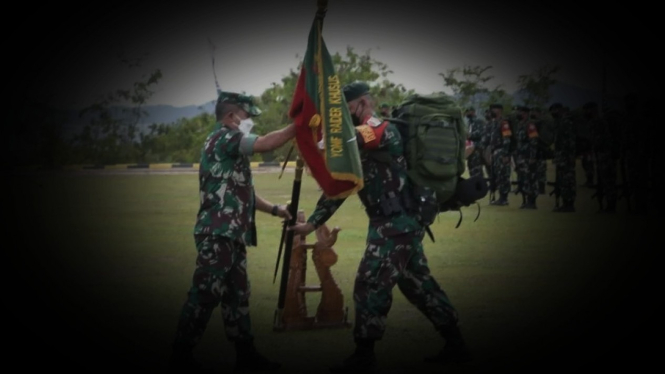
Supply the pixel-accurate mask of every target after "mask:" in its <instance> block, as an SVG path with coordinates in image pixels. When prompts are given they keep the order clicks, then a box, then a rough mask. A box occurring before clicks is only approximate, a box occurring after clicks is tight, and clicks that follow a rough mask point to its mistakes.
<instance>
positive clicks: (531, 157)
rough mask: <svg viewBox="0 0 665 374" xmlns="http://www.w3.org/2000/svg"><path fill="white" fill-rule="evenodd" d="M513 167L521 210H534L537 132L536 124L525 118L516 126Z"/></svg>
mask: <svg viewBox="0 0 665 374" xmlns="http://www.w3.org/2000/svg"><path fill="white" fill-rule="evenodd" d="M515 135H516V136H515V138H516V140H517V145H516V148H515V165H516V167H517V174H518V181H519V183H520V186H519V190H520V192H521V193H522V196H523V201H524V202H523V204H522V206H521V207H520V208H522V209H536V197H537V196H538V175H537V163H536V162H537V160H538V130H537V129H536V124H535V123H534V122H533V121H532V120H530V119H528V118H525V119H523V120H521V121H520V122H519V123H518V124H517V126H516V134H515Z"/></svg>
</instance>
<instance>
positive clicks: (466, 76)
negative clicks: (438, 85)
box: [439, 65, 494, 108]
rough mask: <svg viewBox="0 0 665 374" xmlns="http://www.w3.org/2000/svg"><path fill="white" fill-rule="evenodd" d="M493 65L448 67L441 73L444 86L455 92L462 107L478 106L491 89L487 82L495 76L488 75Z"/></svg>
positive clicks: (456, 98)
mask: <svg viewBox="0 0 665 374" xmlns="http://www.w3.org/2000/svg"><path fill="white" fill-rule="evenodd" d="M491 68H492V66H470V65H465V66H463V67H456V68H452V69H448V70H447V71H446V73H439V75H440V76H442V77H443V85H444V87H447V88H449V89H450V90H451V91H452V92H453V97H454V98H455V100H456V101H457V104H458V105H459V106H460V107H461V108H464V107H467V106H473V107H475V108H478V107H479V105H480V103H481V101H482V100H483V97H486V96H487V95H488V94H489V92H490V90H489V89H488V88H487V87H486V84H487V82H489V81H490V80H492V79H493V78H494V76H492V75H487V72H488V70H490V69H491Z"/></svg>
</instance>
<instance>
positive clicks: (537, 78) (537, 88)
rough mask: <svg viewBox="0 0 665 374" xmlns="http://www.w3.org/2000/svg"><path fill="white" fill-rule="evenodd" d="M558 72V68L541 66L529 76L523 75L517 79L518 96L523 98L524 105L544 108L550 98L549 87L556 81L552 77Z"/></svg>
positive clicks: (556, 66)
mask: <svg viewBox="0 0 665 374" xmlns="http://www.w3.org/2000/svg"><path fill="white" fill-rule="evenodd" d="M558 71H559V66H558V65H555V66H542V67H540V68H538V69H536V70H535V71H533V72H532V73H531V74H523V75H520V76H518V77H517V85H518V87H519V91H518V94H519V95H520V96H521V97H522V98H523V100H524V105H526V106H529V107H539V108H545V105H546V104H547V103H548V102H549V101H550V98H551V97H552V95H551V93H550V87H552V85H554V84H555V83H556V82H557V80H556V79H554V75H555V74H556V73H557V72H558Z"/></svg>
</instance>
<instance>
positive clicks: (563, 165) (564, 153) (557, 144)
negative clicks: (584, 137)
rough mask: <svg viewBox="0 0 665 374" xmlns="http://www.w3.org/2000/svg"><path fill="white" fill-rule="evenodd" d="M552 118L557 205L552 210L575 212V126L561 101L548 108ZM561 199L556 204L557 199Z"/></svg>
mask: <svg viewBox="0 0 665 374" xmlns="http://www.w3.org/2000/svg"><path fill="white" fill-rule="evenodd" d="M549 110H550V114H551V115H552V118H553V119H554V128H555V130H554V131H555V135H554V160H553V161H554V166H555V173H556V182H555V184H556V185H555V191H556V195H557V197H556V198H557V206H555V207H554V210H553V211H554V212H567V213H570V212H575V199H576V197H577V186H576V184H575V183H576V182H575V180H576V178H575V163H576V157H575V153H576V148H575V138H576V133H575V127H574V124H573V121H572V120H571V119H570V117H569V116H568V115H566V111H565V108H564V107H563V105H562V104H561V103H554V104H552V105H551V106H550V108H549ZM559 198H561V199H562V200H563V204H562V205H558V200H559Z"/></svg>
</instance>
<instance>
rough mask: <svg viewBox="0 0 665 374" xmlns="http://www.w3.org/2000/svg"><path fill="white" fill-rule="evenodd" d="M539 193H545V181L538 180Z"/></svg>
mask: <svg viewBox="0 0 665 374" xmlns="http://www.w3.org/2000/svg"><path fill="white" fill-rule="evenodd" d="M538 193H539V194H541V195H544V194H545V182H538Z"/></svg>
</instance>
